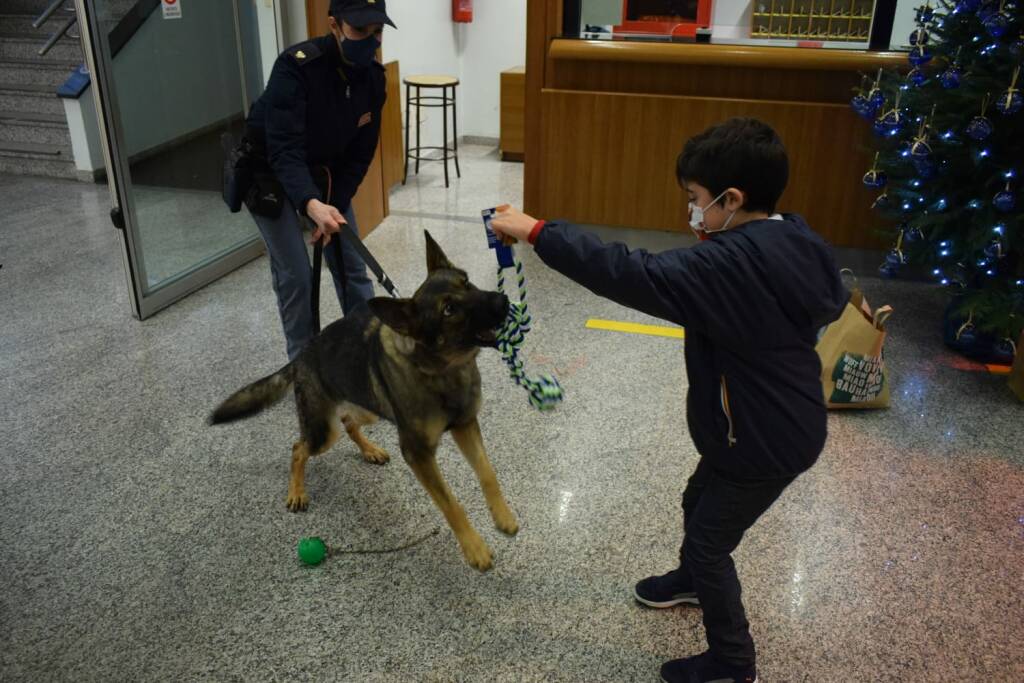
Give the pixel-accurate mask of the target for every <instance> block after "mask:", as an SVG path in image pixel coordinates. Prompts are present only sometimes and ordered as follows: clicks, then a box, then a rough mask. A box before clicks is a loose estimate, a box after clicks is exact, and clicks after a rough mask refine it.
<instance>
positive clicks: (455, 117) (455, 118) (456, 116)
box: [445, 87, 462, 178]
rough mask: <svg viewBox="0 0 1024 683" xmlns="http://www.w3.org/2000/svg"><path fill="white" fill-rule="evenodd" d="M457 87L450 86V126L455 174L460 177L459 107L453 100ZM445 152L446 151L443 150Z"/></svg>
mask: <svg viewBox="0 0 1024 683" xmlns="http://www.w3.org/2000/svg"><path fill="white" fill-rule="evenodd" d="M457 89H458V88H455V87H453V88H452V127H453V128H454V129H455V175H456V176H457V177H459V178H461V177H462V171H461V170H460V169H459V108H458V105H457V104H456V102H455V91H456V90H457ZM445 153H446V154H447V151H446V152H445Z"/></svg>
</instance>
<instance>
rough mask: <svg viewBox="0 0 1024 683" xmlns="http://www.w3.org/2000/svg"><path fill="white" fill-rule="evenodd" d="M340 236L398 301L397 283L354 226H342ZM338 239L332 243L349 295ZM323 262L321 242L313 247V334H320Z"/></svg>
mask: <svg viewBox="0 0 1024 683" xmlns="http://www.w3.org/2000/svg"><path fill="white" fill-rule="evenodd" d="M300 217H301V218H302V219H303V220H305V221H306V223H307V225H309V226H310V228H311V229H314V230H315V229H316V224H315V223H314V222H313V221H312V219H310V218H309V217H308V216H304V215H302V214H300ZM340 236H341V237H343V238H344V239H345V241H346V242H348V245H349V246H350V247H352V248H353V249H355V251H356V253H357V254H359V256H360V258H362V259H363V262H364V263H365V264H366V267H367V268H369V269H370V271H371V272H373V274H374V276H375V277H376V278H377V282H378V284H380V286H381V287H383V288H384V290H385V291H387V293H388V294H390V295H391V296H392V297H394V298H396V299H397V298H399V297H400V296H401V295H400V294H399V292H398V287H396V286H395V283H394V282H392V281H391V278H389V277H388V274H387V273H385V272H384V269H383V268H382V267H381V265H380V263H378V262H377V259H375V258H374V257H373V254H371V253H370V250H369V249H367V248H366V245H365V244H363V241H362V240H361V239H359V235H357V234H356V232H355V230H353V229H352V226H351V225H349V224H348V223H344V224H342V226H341V232H340ZM337 237H338V236H337V235H336V236H335V239H333V240H331V242H332V244H333V246H334V249H335V261H336V262H337V264H338V268H339V269H341V277H342V280H343V285H342V289H343V290H344V291H345V292H346V293H347V291H348V286H347V284H348V283H347V281H345V280H346V278H347V275H346V273H345V260H344V257H343V256H342V253H341V240H339V239H337ZM323 262H324V245H323V242H322V241H320V242H317V243H316V245H315V246H314V247H313V283H312V285H313V290H312V292H311V294H310V305H311V306H312V308H313V334H320V274H321V273H322V272H323Z"/></svg>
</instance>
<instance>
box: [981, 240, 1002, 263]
mask: <svg viewBox="0 0 1024 683" xmlns="http://www.w3.org/2000/svg"><path fill="white" fill-rule="evenodd" d="M985 256H987V257H989V258H990V259H1001V258H1003V243H1002V242H1000V241H999V240H992V242H991V243H990V244H989V245H988V246H987V247H985Z"/></svg>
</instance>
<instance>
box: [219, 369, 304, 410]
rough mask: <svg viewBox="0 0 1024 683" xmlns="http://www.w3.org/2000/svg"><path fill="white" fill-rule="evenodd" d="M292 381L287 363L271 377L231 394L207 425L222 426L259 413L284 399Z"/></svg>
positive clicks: (293, 377) (293, 375)
mask: <svg viewBox="0 0 1024 683" xmlns="http://www.w3.org/2000/svg"><path fill="white" fill-rule="evenodd" d="M294 381H295V374H294V372H293V370H292V365H291V364H290V363H289V364H288V365H286V366H284V367H283V368H281V369H280V370H278V371H277V372H275V373H274V374H273V375H270V376H268V377H264V378H263V379H261V380H257V381H255V382H253V383H252V384H250V385H249V386H247V387H245V388H244V389H239V390H238V391H236V392H235V393H233V394H232V395H231V396H230V397H229V398H228V400H226V401H224V402H223V403H221V404H220V405H219V406H217V409H216V410H215V411H213V413H212V414H211V415H210V419H209V423H210V424H211V425H218V424H224V423H226V422H234V421H236V420H244V419H245V418H247V417H252V416H253V415H256V414H257V413H261V412H263V411H264V410H266V409H267V408H269V407H270V406H272V405H274V404H275V403H277V402H278V401H280V400H281V399H282V398H284V395H285V393H287V391H288V388H289V387H290V386H291V385H292V383H293V382H294Z"/></svg>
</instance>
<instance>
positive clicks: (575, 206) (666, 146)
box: [538, 89, 881, 246]
mask: <svg viewBox="0 0 1024 683" xmlns="http://www.w3.org/2000/svg"><path fill="white" fill-rule="evenodd" d="M541 95H542V97H541V101H542V107H541V119H542V120H543V121H544V127H543V128H542V131H541V140H540V145H539V150H540V159H539V160H538V161H539V165H540V167H541V168H543V170H544V182H543V184H542V185H541V188H540V202H539V203H540V206H541V207H542V209H543V210H542V211H541V212H540V215H542V216H543V217H545V218H567V219H570V220H573V221H578V222H584V223H596V224H605V225H619V226H627V227H637V228H648V229H656V230H676V231H682V230H685V229H687V228H686V200H685V198H684V194H683V192H682V190H681V189H680V188H679V186H678V185H677V182H676V177H675V161H676V157H677V156H678V154H679V152H680V151H681V150H682V146H683V143H684V141H685V140H686V139H688V138H689V137H691V136H693V135H695V134H696V133H699V132H700V131H702V130H704V129H705V128H707V127H708V126H710V125H712V124H714V123H717V122H720V121H723V120H725V119H728V118H730V117H733V116H754V117H757V118H760V119H762V120H764V121H766V122H767V123H769V124H770V125H771V126H772V127H774V128H775V129H776V131H778V133H779V135H780V136H781V137H782V140H783V142H784V143H785V144H786V147H787V150H788V152H789V158H790V180H789V187H788V189H787V191H786V193H785V194H784V195H783V197H782V200H781V202H780V204H779V209H780V210H781V211H789V212H794V213H799V214H801V215H803V216H804V217H805V218H806V219H807V221H808V222H809V223H810V224H811V226H812V227H813V228H814V229H815V230H817V231H818V232H819V233H821V234H822V235H825V236H826V237H827V239H829V240H830V241H831V242H832V243H833V244H838V245H859V246H880V245H881V243H880V242H879V240H878V238H877V237H876V236H875V235H874V234H873V232H872V228H871V226H872V225H875V224H877V218H876V217H874V216H873V215H872V213H871V211H870V205H871V202H872V201H873V196H874V195H873V194H872V193H871V192H870V191H868V190H867V189H866V188H864V187H862V186H861V185H860V183H859V182H858V177H859V173H860V171H859V169H861V168H864V169H866V168H867V167H868V166H869V165H870V161H871V159H870V157H869V154H868V153H867V152H866V151H865V149H864V148H865V147H866V144H867V142H868V140H867V136H868V135H869V134H870V133H869V129H868V127H867V126H865V125H864V124H863V123H862V122H861V121H859V120H857V119H856V116H855V115H854V114H853V112H851V111H850V110H849V107H847V106H846V105H829V104H825V105H822V104H807V103H799V102H781V101H756V100H738V99H717V98H694V97H674V96H658V95H653V96H652V95H646V96H643V95H635V94H621V93H602V92H576V91H566V90H553V89H547V90H544V91H542V93H541Z"/></svg>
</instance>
